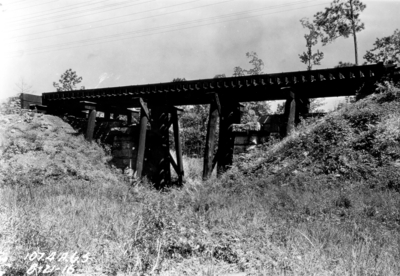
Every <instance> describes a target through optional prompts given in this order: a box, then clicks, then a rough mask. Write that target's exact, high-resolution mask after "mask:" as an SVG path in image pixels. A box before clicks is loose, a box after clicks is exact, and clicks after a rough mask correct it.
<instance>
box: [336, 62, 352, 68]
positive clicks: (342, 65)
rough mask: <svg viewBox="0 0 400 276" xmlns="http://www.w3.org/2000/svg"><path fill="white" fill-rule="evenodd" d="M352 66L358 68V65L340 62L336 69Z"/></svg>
mask: <svg viewBox="0 0 400 276" xmlns="http://www.w3.org/2000/svg"><path fill="white" fill-rule="evenodd" d="M351 66H356V65H355V64H354V63H351V62H342V61H339V63H338V65H336V66H335V68H342V67H351Z"/></svg>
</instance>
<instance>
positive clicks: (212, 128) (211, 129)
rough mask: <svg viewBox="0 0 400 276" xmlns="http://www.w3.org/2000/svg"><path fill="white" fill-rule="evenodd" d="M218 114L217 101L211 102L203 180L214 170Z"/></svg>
mask: <svg viewBox="0 0 400 276" xmlns="http://www.w3.org/2000/svg"><path fill="white" fill-rule="evenodd" d="M219 110H221V108H219ZM218 114H219V113H218V105H217V104H216V103H215V102H213V103H211V104H210V115H209V118H208V125H207V136H206V145H205V149H204V162H203V180H207V179H209V178H210V177H211V174H212V171H213V156H214V147H215V133H216V131H217V120H218Z"/></svg>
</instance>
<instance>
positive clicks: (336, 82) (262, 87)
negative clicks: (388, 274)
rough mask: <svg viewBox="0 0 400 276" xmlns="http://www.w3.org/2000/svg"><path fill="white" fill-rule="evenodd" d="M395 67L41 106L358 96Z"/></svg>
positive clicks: (59, 99) (66, 99)
mask: <svg viewBox="0 0 400 276" xmlns="http://www.w3.org/2000/svg"><path fill="white" fill-rule="evenodd" d="M394 68H395V66H384V65H383V64H382V63H378V64H373V65H363V66H353V67H342V68H331V69H323V70H312V71H298V72H287V73H279V74H263V75H257V76H244V77H229V78H218V79H203V80H192V81H184V82H168V83H159V84H147V85H132V86H123V87H110V88H97V89H86V90H75V91H68V92H51V93H43V94H42V97H43V104H44V105H47V106H50V107H54V108H57V107H60V108H62V107H66V106H73V105H75V104H78V103H79V102H81V101H90V102H95V103H97V104H99V105H102V106H110V107H111V106H115V107H119V108H126V107H138V106H139V104H138V101H137V100H135V98H138V97H140V98H142V99H143V100H144V101H146V102H149V103H151V104H152V105H157V104H160V105H164V104H167V105H174V106H177V105H196V104H206V103H210V102H211V101H212V94H213V93H218V94H219V96H220V97H222V98H225V99H226V100H229V101H233V102H248V101H267V100H285V99H287V98H288V93H289V92H288V90H285V89H282V88H285V87H291V89H292V90H293V89H294V90H296V93H298V95H299V96H300V97H305V98H318V97H337V96H349V95H354V93H355V91H356V90H357V89H359V88H360V87H361V86H362V85H363V84H364V83H366V82H372V83H373V82H375V81H376V80H378V79H379V78H381V77H382V75H383V74H385V73H388V72H389V73H390V72H393V71H394Z"/></svg>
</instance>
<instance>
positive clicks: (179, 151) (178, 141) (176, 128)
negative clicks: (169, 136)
mask: <svg viewBox="0 0 400 276" xmlns="http://www.w3.org/2000/svg"><path fill="white" fill-rule="evenodd" d="M171 119H172V124H173V129H174V141H175V151H176V161H177V163H178V164H177V168H178V171H177V173H178V183H179V185H182V184H183V175H184V172H183V160H182V145H181V138H180V136H179V119H178V111H177V109H176V108H173V109H172V114H171Z"/></svg>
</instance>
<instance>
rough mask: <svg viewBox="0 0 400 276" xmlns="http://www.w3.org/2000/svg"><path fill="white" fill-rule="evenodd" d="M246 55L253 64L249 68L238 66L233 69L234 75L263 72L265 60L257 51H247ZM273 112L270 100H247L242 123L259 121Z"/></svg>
mask: <svg viewBox="0 0 400 276" xmlns="http://www.w3.org/2000/svg"><path fill="white" fill-rule="evenodd" d="M246 57H247V58H249V59H250V61H249V63H250V64H251V65H252V66H253V68H250V69H249V70H246V69H243V68H241V67H240V66H237V67H235V68H234V69H233V77H241V76H254V75H260V74H262V73H263V71H262V69H263V68H264V62H263V60H262V59H260V58H259V57H258V55H257V53H256V52H247V53H246ZM268 113H271V106H270V105H269V103H268V102H247V103H244V112H243V116H242V119H241V121H242V123H248V122H257V121H258V119H259V118H260V117H261V116H262V115H265V114H268Z"/></svg>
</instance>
